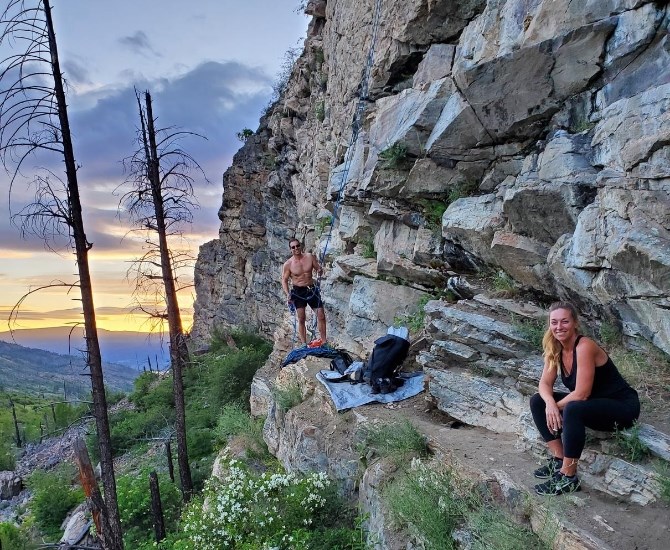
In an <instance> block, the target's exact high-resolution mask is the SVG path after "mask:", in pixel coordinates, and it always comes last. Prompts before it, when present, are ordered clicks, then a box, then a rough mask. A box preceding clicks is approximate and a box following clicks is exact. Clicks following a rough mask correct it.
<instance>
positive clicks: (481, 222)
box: [442, 194, 505, 261]
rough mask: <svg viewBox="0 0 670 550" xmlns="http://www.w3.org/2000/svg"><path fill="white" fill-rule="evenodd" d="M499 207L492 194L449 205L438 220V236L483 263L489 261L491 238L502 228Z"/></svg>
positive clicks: (499, 201) (502, 221)
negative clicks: (440, 234) (439, 221)
mask: <svg viewBox="0 0 670 550" xmlns="http://www.w3.org/2000/svg"><path fill="white" fill-rule="evenodd" d="M504 224H505V221H504V217H503V203H502V201H501V200H500V199H499V198H498V197H497V196H496V195H495V194H488V195H480V196H478V197H465V198H462V199H458V200H456V201H454V202H452V203H451V204H450V205H449V207H448V208H447V209H446V211H445V212H444V215H443V216H442V236H443V237H444V238H445V239H447V240H448V241H451V242H453V243H455V244H457V245H459V246H461V247H463V248H464V249H466V250H467V251H468V252H469V253H471V254H474V255H475V256H477V257H479V258H481V259H482V260H484V261H491V260H492V259H493V256H492V254H491V242H492V241H493V235H494V234H495V232H496V231H497V230H499V229H502V228H503V227H504Z"/></svg>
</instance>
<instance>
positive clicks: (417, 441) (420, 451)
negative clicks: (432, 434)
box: [361, 419, 428, 459]
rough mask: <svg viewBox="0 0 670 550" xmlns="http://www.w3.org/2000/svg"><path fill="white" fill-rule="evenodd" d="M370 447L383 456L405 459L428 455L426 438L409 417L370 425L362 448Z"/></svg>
mask: <svg viewBox="0 0 670 550" xmlns="http://www.w3.org/2000/svg"><path fill="white" fill-rule="evenodd" d="M369 447H372V448H374V449H375V450H376V451H377V453H378V454H379V455H380V456H383V457H390V458H402V459H404V458H407V457H408V456H410V455H418V456H421V457H425V456H428V444H427V442H426V438H425V437H424V436H423V434H421V432H419V430H417V429H416V428H415V427H414V426H413V425H412V423H411V422H410V421H409V420H407V419H404V420H402V421H401V422H398V423H393V424H379V425H376V426H370V427H368V428H367V430H366V432H365V435H364V439H363V442H362V443H361V450H364V449H367V448H369Z"/></svg>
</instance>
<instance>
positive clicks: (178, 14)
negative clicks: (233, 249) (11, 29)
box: [0, 0, 308, 331]
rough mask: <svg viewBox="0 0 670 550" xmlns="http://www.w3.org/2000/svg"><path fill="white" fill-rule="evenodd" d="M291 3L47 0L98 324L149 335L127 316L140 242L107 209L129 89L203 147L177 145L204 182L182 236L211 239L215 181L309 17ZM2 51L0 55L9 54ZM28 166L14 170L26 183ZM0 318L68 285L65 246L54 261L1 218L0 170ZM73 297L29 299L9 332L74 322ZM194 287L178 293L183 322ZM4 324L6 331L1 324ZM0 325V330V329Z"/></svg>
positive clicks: (163, 121)
mask: <svg viewBox="0 0 670 550" xmlns="http://www.w3.org/2000/svg"><path fill="white" fill-rule="evenodd" d="M298 4H299V2H298V1H297V0H296V1H292V0H279V1H278V0H245V1H244V2H240V1H238V0H197V1H192V2H183V1H176V0H139V1H138V0H114V1H113V2H102V1H99V0H52V5H53V14H54V20H55V26H56V36H57V40H58V48H59V54H60V60H61V66H62V68H63V71H64V76H65V78H66V79H67V81H68V83H69V90H68V105H69V114H70V123H71V127H72V132H73V137H74V141H75V142H74V146H75V156H76V158H77V162H78V163H79V164H80V165H81V168H80V169H79V173H78V177H79V183H80V188H81V193H82V200H83V202H84V218H85V226H86V233H87V237H88V240H89V241H91V242H92V243H93V248H92V250H91V252H90V267H91V271H92V276H93V285H94V295H95V304H96V309H97V315H98V326H100V327H101V328H106V329H109V330H148V329H149V326H148V324H146V319H145V318H143V317H141V316H137V315H132V316H131V315H129V314H128V311H129V306H130V304H131V302H132V299H131V290H132V288H131V285H130V283H129V282H128V281H127V279H126V271H127V269H128V267H129V266H130V262H131V261H132V260H133V259H134V258H136V257H138V256H139V255H140V254H141V246H142V241H141V239H139V238H138V237H137V236H134V235H132V234H128V229H129V226H128V223H127V220H125V219H124V218H123V215H121V219H119V215H118V212H117V206H118V202H119V196H118V193H117V194H116V195H115V194H114V191H115V189H117V188H118V186H119V184H121V183H122V182H123V181H124V179H125V174H124V170H123V164H122V160H123V159H124V158H125V157H128V156H129V155H130V154H132V152H133V149H134V147H135V145H134V138H135V131H136V128H137V105H136V101H135V97H134V92H133V88H134V87H136V88H137V89H138V90H140V91H144V90H149V91H151V93H152V96H153V101H154V114H155V115H156V116H157V118H158V126H178V127H180V128H182V129H184V130H188V131H192V132H196V133H199V134H201V135H203V136H206V137H207V141H204V140H198V139H195V138H193V139H190V140H188V141H184V142H182V146H183V148H184V149H185V150H187V151H188V152H189V153H190V154H191V155H192V156H193V157H194V158H195V159H196V160H197V161H198V162H199V163H200V165H201V166H202V167H203V169H204V172H205V174H206V176H207V179H208V180H209V182H210V183H209V184H207V183H206V182H205V181H204V180H203V179H202V178H201V179H200V180H198V181H196V185H197V199H198V201H199V203H200V209H199V210H198V211H197V212H196V213H195V223H194V224H193V226H192V228H191V230H190V232H189V233H187V237H188V239H189V244H188V247H190V248H191V249H192V250H194V251H196V253H197V247H198V246H199V245H200V244H202V243H204V242H206V241H209V240H211V239H213V238H216V237H217V234H218V228H219V220H218V218H217V215H216V214H217V211H218V208H219V206H220V204H221V193H222V185H221V176H222V174H223V172H224V171H225V169H226V168H227V167H228V166H229V165H230V162H231V160H232V156H233V154H234V153H235V151H236V150H237V149H238V148H239V147H240V145H241V144H240V142H239V141H238V139H237V138H236V135H235V134H236V133H237V132H239V131H240V130H242V129H243V128H251V129H253V130H255V129H256V128H257V126H258V119H259V116H260V113H261V111H262V109H263V107H265V106H266V105H267V104H268V102H269V100H270V96H271V94H272V82H273V81H274V80H275V77H276V75H277V72H278V71H279V69H280V67H281V64H282V61H283V59H284V55H285V52H286V51H287V50H288V49H289V48H300V47H301V46H302V39H303V38H304V36H305V30H306V27H307V22H308V18H307V17H306V16H305V15H303V14H301V13H296V8H297V6H298ZM7 52H8V50H7V46H6V45H3V46H2V47H1V48H0V54H2V56H3V57H4V56H6V55H7ZM35 168H36V167H35V163H34V162H32V163H31V162H28V163H27V164H26V165H25V166H24V170H23V172H24V173H25V175H26V176H33V174H34V173H33V172H32V170H33V169H35ZM28 182H29V179H23V180H18V181H17V182H16V183H15V186H14V189H13V191H12V201H11V202H12V205H11V210H12V212H16V211H18V209H20V206H21V205H22V204H24V203H25V201H26V200H28V199H29V198H30V197H31V196H32V195H31V194H30V193H29V192H28V190H27V184H28ZM0 185H2V193H1V194H0V208H2V212H3V215H2V216H0V224H1V226H0V261H1V263H0V296H1V298H0V310H1V312H0V315H2V317H1V318H2V319H5V324H6V319H7V315H8V312H9V310H11V308H12V306H13V305H14V304H15V303H16V302H17V301H18V300H19V298H20V297H21V296H22V295H23V294H25V293H26V292H27V291H28V290H29V289H31V288H34V287H37V286H42V285H46V284H49V283H50V282H52V281H60V280H62V281H65V282H74V281H75V280H76V277H75V275H74V274H75V273H76V266H75V263H74V257H73V255H72V254H70V253H69V251H68V250H67V249H62V250H60V254H59V255H57V254H54V253H53V252H51V251H48V250H45V248H44V244H43V243H42V241H40V240H39V239H38V238H36V237H30V238H28V239H22V238H21V235H20V233H19V230H18V229H17V227H16V226H14V225H12V223H11V222H10V209H9V189H8V187H9V186H8V177H7V176H6V175H4V173H1V174H0ZM78 295H79V294H78V290H73V291H72V292H70V294H69V295H68V294H67V293H66V291H65V290H64V289H52V290H47V291H43V292H40V293H38V294H35V295H33V296H31V297H30V298H29V299H28V300H27V301H26V302H25V303H24V305H23V306H22V309H21V311H22V313H21V316H20V318H19V320H18V324H17V325H16V328H36V327H48V326H60V325H63V324H67V323H71V322H75V321H79V320H80V314H79V307H78V303H79V302H78V301H77V300H76V299H77V298H78ZM192 301H193V291H192V290H189V291H188V292H186V293H183V294H182V296H181V297H180V305H181V306H182V307H183V309H184V310H185V313H186V315H185V317H186V318H190V310H191V305H192ZM3 326H4V324H3ZM3 326H0V331H2V330H6V327H4V328H3Z"/></svg>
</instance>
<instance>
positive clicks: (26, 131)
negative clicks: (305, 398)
mask: <svg viewBox="0 0 670 550" xmlns="http://www.w3.org/2000/svg"><path fill="white" fill-rule="evenodd" d="M0 43H5V44H8V45H9V46H10V47H11V48H12V51H16V52H18V53H15V54H11V55H9V56H7V57H6V58H5V59H4V60H3V61H2V62H1V64H0V67H1V68H0V159H1V160H2V162H3V164H4V166H5V169H6V170H7V172H8V174H10V196H11V190H12V189H13V186H14V185H15V183H16V182H17V179H20V178H22V177H23V172H22V169H24V168H26V166H25V164H26V161H27V160H28V159H33V160H35V161H36V162H44V161H45V159H47V158H48V156H49V154H50V153H54V154H56V155H58V156H60V157H61V159H62V161H63V162H64V165H65V179H64V180H63V179H62V178H60V177H59V176H57V175H56V174H55V173H54V172H53V171H50V170H41V171H40V173H39V174H38V175H36V176H35V177H34V180H33V182H32V183H33V185H34V187H35V199H34V201H33V202H32V203H31V204H29V205H28V206H26V207H25V208H23V209H22V210H21V211H20V212H19V213H18V214H16V215H15V217H13V219H14V220H15V222H17V223H18V224H19V225H20V228H21V232H22V234H27V233H32V234H35V235H38V236H39V237H41V238H42V239H43V240H44V242H45V245H46V246H47V247H49V248H51V246H52V245H51V243H54V242H55V239H57V238H59V237H65V238H66V239H67V242H68V243H69V245H70V247H71V248H72V249H73V250H74V253H75V257H76V263H77V270H78V281H77V283H76V285H77V286H78V288H79V291H80V297H81V302H82V310H83V316H84V327H85V339H86V350H85V351H86V363H87V366H88V369H89V372H90V377H91V389H92V394H93V403H94V405H93V409H94V411H93V412H94V416H95V422H96V430H97V433H98V441H99V447H100V457H101V461H100V465H101V471H102V482H103V486H104V510H103V512H104V514H105V524H106V525H107V526H108V528H107V529H104V530H103V532H101V533H100V537H101V543H102V546H103V548H105V549H107V550H117V549H121V550H122V549H123V538H122V531H121V522H120V516H119V510H118V505H117V496H116V480H115V478H114V469H113V462H112V447H111V439H110V433H109V421H108V418H107V401H106V397H105V386H104V379H103V373H102V361H101V357H100V345H99V342H98V333H97V327H96V317H95V308H94V303H93V289H92V286H91V275H90V271H89V264H88V251H89V250H90V249H91V247H92V243H90V242H89V241H88V239H87V238H86V232H85V230H84V222H83V218H82V207H81V199H80V195H79V184H78V181H77V164H76V161H75V156H74V148H73V145H72V138H71V134H70V122H69V118H68V110H67V103H66V96H65V88H64V80H63V76H62V73H61V68H60V62H59V58H58V48H57V44H56V35H55V32H54V25H53V20H52V17H51V6H50V1H49V0H9V1H7V2H6V3H5V7H4V10H3V11H2V13H1V14H0Z"/></svg>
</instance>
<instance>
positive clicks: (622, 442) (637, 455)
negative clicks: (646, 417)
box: [614, 422, 649, 462]
mask: <svg viewBox="0 0 670 550" xmlns="http://www.w3.org/2000/svg"><path fill="white" fill-rule="evenodd" d="M614 438H615V441H616V443H617V446H618V447H619V449H620V450H621V453H622V454H623V456H624V457H625V458H627V459H628V460H630V461H631V462H639V461H640V460H642V459H643V458H645V457H647V456H648V455H649V447H647V446H646V445H645V444H644V442H643V441H642V440H641V439H640V425H639V424H638V423H637V422H636V423H635V424H633V427H632V428H628V429H627V430H616V432H615V434H614Z"/></svg>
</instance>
